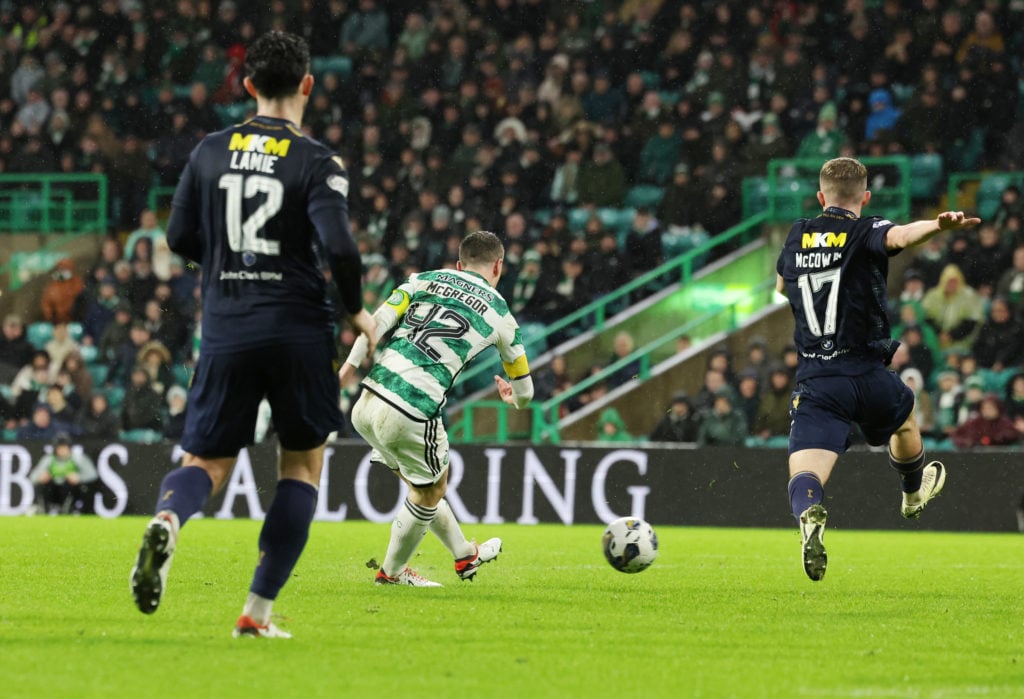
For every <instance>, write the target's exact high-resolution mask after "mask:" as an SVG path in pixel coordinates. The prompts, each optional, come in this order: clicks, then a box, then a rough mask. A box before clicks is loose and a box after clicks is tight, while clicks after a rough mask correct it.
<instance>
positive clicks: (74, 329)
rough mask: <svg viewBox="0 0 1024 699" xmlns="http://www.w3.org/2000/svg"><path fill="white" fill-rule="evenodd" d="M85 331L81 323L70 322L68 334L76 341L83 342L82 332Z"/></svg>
mask: <svg viewBox="0 0 1024 699" xmlns="http://www.w3.org/2000/svg"><path fill="white" fill-rule="evenodd" d="M84 332H85V330H84V329H83V328H82V324H81V323H68V335H69V336H70V337H71V339H72V340H74V341H75V342H81V341H82V334H83V333H84Z"/></svg>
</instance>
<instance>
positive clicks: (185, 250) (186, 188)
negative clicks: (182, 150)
mask: <svg viewBox="0 0 1024 699" xmlns="http://www.w3.org/2000/svg"><path fill="white" fill-rule="evenodd" d="M199 215H200V212H199V202H198V201H196V194H195V176H194V174H193V171H192V159H191V158H190V159H189V162H188V164H187V165H185V169H184V170H183V171H182V173H181V179H180V180H178V186H177V187H176V188H175V190H174V199H173V201H172V203H171V216H170V219H169V220H168V222H167V245H168V247H170V248H171V250H172V251H173V252H175V253H177V254H178V255H182V256H183V257H187V258H188V259H190V260H192V261H193V262H202V261H203V245H202V241H201V240H200V238H199Z"/></svg>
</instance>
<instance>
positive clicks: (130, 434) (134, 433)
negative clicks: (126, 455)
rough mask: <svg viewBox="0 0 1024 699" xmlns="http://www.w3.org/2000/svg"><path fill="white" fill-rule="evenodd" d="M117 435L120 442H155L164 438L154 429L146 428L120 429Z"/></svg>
mask: <svg viewBox="0 0 1024 699" xmlns="http://www.w3.org/2000/svg"><path fill="white" fill-rule="evenodd" d="M118 436H119V438H120V439H121V441H122V442H133V443H135V444H155V443H156V442H159V441H161V440H162V439H163V438H164V436H163V435H162V434H160V433H159V432H157V431H156V430H148V429H138V430H121V433H120V434H119V435H118Z"/></svg>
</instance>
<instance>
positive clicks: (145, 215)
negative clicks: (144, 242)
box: [124, 209, 167, 262]
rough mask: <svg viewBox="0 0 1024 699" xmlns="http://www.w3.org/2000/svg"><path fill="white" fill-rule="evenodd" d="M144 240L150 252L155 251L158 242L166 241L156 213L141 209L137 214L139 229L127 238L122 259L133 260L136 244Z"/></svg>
mask: <svg viewBox="0 0 1024 699" xmlns="http://www.w3.org/2000/svg"><path fill="white" fill-rule="evenodd" d="M143 238H146V239H148V240H149V242H150V247H149V249H150V250H153V249H155V247H156V243H157V242H158V241H160V240H164V241H166V240H167V236H166V234H165V233H164V229H163V228H161V227H160V222H159V221H158V220H157V217H156V212H155V211H153V210H152V209H143V210H142V212H141V213H140V214H139V227H138V228H136V229H135V230H134V231H132V234H131V235H130V236H128V242H127V243H125V246H124V259H126V260H128V261H129V262H131V261H132V260H134V259H135V248H136V245H137V244H138V242H139V241H140V240H141V239H143Z"/></svg>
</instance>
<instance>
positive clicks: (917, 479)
mask: <svg viewBox="0 0 1024 699" xmlns="http://www.w3.org/2000/svg"><path fill="white" fill-rule="evenodd" d="M889 463H890V464H891V465H892V467H893V468H894V469H896V471H897V472H899V474H900V489H901V490H902V491H903V501H902V503H901V504H900V514H902V515H903V516H904V517H906V518H907V519H916V518H918V517H920V516H921V512H922V511H923V510H924V508H925V505H927V504H928V503H929V502H930V501H931V500H932V498H934V497H936V496H937V495H938V494H939V493H940V492H942V488H943V486H944V485H945V484H946V467H945V466H944V465H943V464H942V462H940V461H932V462H931V463H929V464H927V465H926V464H925V457H924V444H923V443H922V441H921V430H920V429H919V428H918V426H917V419H916V416H915V413H914V412H911V413H910V417H908V418H907V420H906V422H904V423H903V425H901V426H900V428H899V429H898V430H896V431H895V432H894V433H893V435H892V437H890V439H889Z"/></svg>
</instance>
